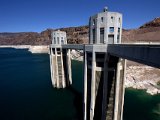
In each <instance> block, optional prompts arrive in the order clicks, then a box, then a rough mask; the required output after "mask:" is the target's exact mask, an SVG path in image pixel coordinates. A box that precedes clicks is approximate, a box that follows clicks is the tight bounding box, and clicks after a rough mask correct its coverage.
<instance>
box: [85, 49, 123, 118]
mask: <svg viewBox="0 0 160 120" xmlns="http://www.w3.org/2000/svg"><path fill="white" fill-rule="evenodd" d="M124 72H125V61H124V60H122V59H119V58H117V57H114V56H110V55H108V54H107V53H106V52H103V51H99V49H96V48H94V46H93V49H90V48H88V47H85V52H84V106H83V108H84V120H122V114H123V100H124Z"/></svg>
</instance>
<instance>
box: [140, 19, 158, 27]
mask: <svg viewBox="0 0 160 120" xmlns="http://www.w3.org/2000/svg"><path fill="white" fill-rule="evenodd" d="M159 26H160V17H157V18H155V19H154V20H152V21H150V22H148V23H146V24H144V25H142V26H141V27H140V28H150V27H159Z"/></svg>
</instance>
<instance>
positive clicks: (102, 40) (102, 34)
mask: <svg viewBox="0 0 160 120" xmlns="http://www.w3.org/2000/svg"><path fill="white" fill-rule="evenodd" d="M100 43H104V28H100Z"/></svg>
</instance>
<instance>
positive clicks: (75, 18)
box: [0, 0, 160, 32]
mask: <svg viewBox="0 0 160 120" xmlns="http://www.w3.org/2000/svg"><path fill="white" fill-rule="evenodd" d="M104 6H108V8H109V10H110V11H118V12H121V13H122V14H123V28H127V29H130V28H137V27H139V26H140V25H142V24H143V23H145V22H147V21H150V20H152V19H153V18H155V17H160V0H0V32H23V31H35V32H41V31H42V30H45V29H47V28H60V27H71V26H80V25H87V24H88V18H89V16H91V15H94V14H95V13H97V12H100V11H101V10H102V9H103V8H104Z"/></svg>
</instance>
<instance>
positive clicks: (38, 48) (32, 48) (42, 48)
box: [0, 45, 49, 54]
mask: <svg viewBox="0 0 160 120" xmlns="http://www.w3.org/2000/svg"><path fill="white" fill-rule="evenodd" d="M0 48H14V49H28V51H29V52H31V53H32V54H36V53H49V45H1V46H0Z"/></svg>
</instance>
